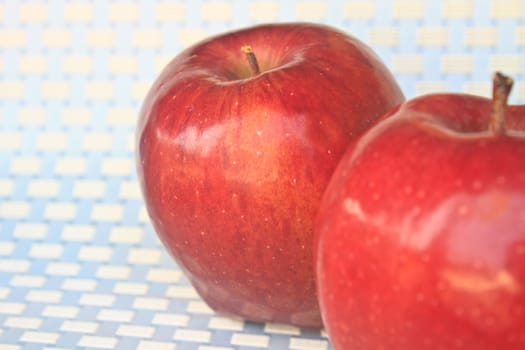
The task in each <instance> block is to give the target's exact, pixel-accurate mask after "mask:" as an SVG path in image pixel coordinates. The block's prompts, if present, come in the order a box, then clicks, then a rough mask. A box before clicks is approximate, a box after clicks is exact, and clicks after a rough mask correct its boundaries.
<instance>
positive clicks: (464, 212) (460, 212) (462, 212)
mask: <svg viewBox="0 0 525 350" xmlns="http://www.w3.org/2000/svg"><path fill="white" fill-rule="evenodd" d="M468 211H469V210H468V207H467V206H466V205H465V204H462V205H460V206H459V207H458V215H459V216H465V215H467V213H468Z"/></svg>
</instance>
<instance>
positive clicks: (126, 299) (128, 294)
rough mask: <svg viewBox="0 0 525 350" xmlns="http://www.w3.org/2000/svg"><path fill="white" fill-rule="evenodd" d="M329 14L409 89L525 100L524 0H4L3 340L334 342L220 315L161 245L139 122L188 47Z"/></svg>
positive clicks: (0, 94) (126, 344) (91, 344)
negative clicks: (147, 194) (497, 86)
mask: <svg viewBox="0 0 525 350" xmlns="http://www.w3.org/2000/svg"><path fill="white" fill-rule="evenodd" d="M297 20H307V21H314V22H321V23H325V24H329V25H332V26H335V27H337V28H340V29H342V30H345V31H347V32H349V33H352V34H353V35H355V36H357V37H359V38H360V39H361V40H363V41H365V42H367V43H368V44H369V45H370V46H371V47H372V48H374V49H375V50H376V51H377V52H378V54H379V55H380V56H381V57H382V58H383V60H384V61H385V63H386V64H387V65H388V66H389V67H390V68H391V70H392V71H393V73H394V74H395V76H396V77H397V78H398V80H399V82H400V84H401V86H402V88H403V90H404V92H405V94H406V96H407V97H409V98H410V97H414V96H416V95H420V94H423V93H428V92H433V91H456V92H470V93H475V94H480V95H486V96H488V95H489V94H490V87H491V83H490V79H491V74H492V72H493V71H494V70H496V69H501V70H503V71H504V72H506V73H508V74H510V75H512V76H513V77H514V78H515V80H516V85H515V89H514V92H513V95H512V97H511V102H513V103H525V1H518V0H498V1H495V0H494V1H481V0H479V1H474V0H444V1H434V0H426V1H415V0H392V1H379V0H376V1H371V0H364V1H331V2H324V1H299V0H296V1H285V0H281V1H278V0H274V1H271V0H266V1H241V0H234V1H212V0H209V1H206V0H197V1H149V0H143V1H105V0H104V1H103V0H96V1H76V0H50V1H43V0H42V1H26V0H3V1H2V2H0V349H1V350H16V349H71V348H79V349H96V348H103V349H142V350H144V349H156V350H164V349H177V350H181V349H188V350H190V349H195V350H226V349H293V350H325V349H330V348H331V347H330V344H329V341H328V339H327V338H326V335H325V334H324V333H323V332H321V331H312V330H305V329H300V328H295V327H288V326H283V325H276V324H252V323H249V322H243V321H241V320H232V319H227V318H224V317H221V316H220V315H216V314H214V313H213V312H212V311H211V310H210V309H209V308H208V307H207V306H206V305H205V304H204V303H203V302H202V300H201V299H199V297H198V296H197V295H196V294H195V292H194V290H193V289H192V288H191V286H190V285H189V284H188V282H187V280H186V279H185V277H184V276H183V275H182V273H181V271H180V270H179V269H178V267H177V266H176V265H175V264H174V263H173V261H172V260H171V259H170V258H169V257H168V256H167V254H166V253H165V251H164V250H163V248H162V246H161V245H160V243H159V242H158V240H157V238H156V236H155V234H154V232H153V230H152V228H151V226H150V224H149V221H148V217H147V215H146V212H145V208H144V205H143V202H142V199H141V196H140V192H139V189H138V186H137V183H136V176H135V168H134V159H133V155H134V150H133V147H134V145H133V143H134V141H133V134H134V130H135V123H136V116H137V111H138V108H139V106H140V103H141V101H142V98H143V96H144V94H145V92H146V91H147V89H148V87H149V85H150V84H151V82H152V81H153V79H154V78H155V77H156V75H157V74H158V72H159V70H160V69H161V68H162V67H163V66H164V65H165V64H166V62H167V61H168V60H169V59H170V58H172V57H173V56H174V55H175V54H177V53H178V52H179V51H180V50H181V49H182V48H184V47H187V46H188V45H190V44H192V43H194V42H196V41H198V40H199V39H202V38H204V37H207V36H209V35H212V34H215V33H219V32H223V31H226V30H231V29H234V28H238V27H242V26H247V25H251V24H255V23H261V22H269V21H272V22H274V21H297Z"/></svg>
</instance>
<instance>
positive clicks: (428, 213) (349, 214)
mask: <svg viewBox="0 0 525 350" xmlns="http://www.w3.org/2000/svg"><path fill="white" fill-rule="evenodd" d="M511 85H512V80H511V79H510V78H507V77H505V76H503V75H501V74H499V73H498V74H496V75H495V84H494V97H493V101H492V102H491V101H490V100H489V99H486V98H482V97H476V96H472V95H467V94H452V93H451V94H434V95H427V96H423V97H419V98H416V99H413V100H410V101H407V102H406V103H404V104H402V105H401V106H399V107H398V108H396V109H394V110H393V111H392V112H391V113H390V114H389V115H388V116H386V117H385V118H384V119H382V120H381V121H379V122H377V124H376V125H375V126H374V127H372V128H370V129H369V130H368V131H367V132H366V133H364V134H363V135H362V137H361V138H360V139H359V140H358V141H356V142H355V143H353V144H352V145H351V146H350V147H349V148H348V152H347V153H345V155H344V156H343V158H342V160H341V163H340V165H339V166H338V167H337V169H336V170H335V172H334V176H333V178H332V180H331V181H330V184H329V186H328V188H327V190H326V192H325V196H324V197H323V200H322V204H321V208H320V210H319V216H318V221H317V224H316V237H315V245H316V248H315V256H316V259H317V263H316V275H317V283H318V287H319V298H320V304H321V310H322V315H323V319H324V321H325V325H326V327H327V332H328V334H329V336H330V338H331V340H332V342H333V345H334V348H335V349H337V350H378V349H382V350H424V349H428V350H452V349H465V350H518V349H520V350H523V349H525V106H509V107H508V108H507V107H506V101H507V96H508V93H509V92H510V87H511ZM505 117H506V118H505Z"/></svg>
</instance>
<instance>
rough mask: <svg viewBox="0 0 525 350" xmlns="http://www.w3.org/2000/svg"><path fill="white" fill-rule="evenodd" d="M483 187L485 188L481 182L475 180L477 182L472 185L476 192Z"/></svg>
mask: <svg viewBox="0 0 525 350" xmlns="http://www.w3.org/2000/svg"><path fill="white" fill-rule="evenodd" d="M482 186H483V184H482V183H481V181H479V180H475V181H474V182H473V183H472V189H473V190H475V191H478V190H480V189H481V187H482Z"/></svg>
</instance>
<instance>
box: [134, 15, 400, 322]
mask: <svg viewBox="0 0 525 350" xmlns="http://www.w3.org/2000/svg"><path fill="white" fill-rule="evenodd" d="M245 45H250V46H251V47H252V49H253V52H254V54H255V55H256V57H257V60H258V63H259V66H260V69H261V73H260V74H255V73H254V72H253V71H252V70H250V65H249V64H248V60H247V57H246V54H245V53H243V51H242V50H241V48H242V47H243V46H245ZM403 100H404V97H403V94H402V92H401V90H400V88H399V87H398V85H397V83H396V81H395V80H394V78H393V76H392V75H391V74H390V73H389V71H388V70H387V68H386V67H385V66H384V65H383V64H382V63H381V61H380V60H379V58H378V57H377V56H376V54H375V53H374V52H373V51H372V50H371V49H370V48H368V47H367V46H365V45H364V44H363V43H361V42H360V41H358V40H357V39H355V38H352V37H350V36H348V35H346V34H344V33H342V32H340V31H337V30H335V29H331V28H329V27H326V26H322V25H314V24H306V23H291V24H290V23H286V24H274V25H260V26H256V27H250V28H246V29H243V30H238V31H235V32H230V33H226V34H222V35H219V36H217V37H214V38H211V39H209V40H206V41H204V42H201V43H198V44H196V45H195V46H193V47H190V48H188V49H186V50H185V51H183V52H182V53H181V54H179V55H178V56H177V57H175V58H174V59H173V60H172V61H171V62H170V63H169V64H168V65H167V67H166V68H165V69H164V70H163V72H161V74H160V76H159V77H158V79H157V80H156V82H155V83H154V84H153V86H152V88H151V90H150V91H149V94H148V95H147V97H146V99H145V101H144V103H143V106H142V110H141V113H140V119H139V124H138V129H137V134H136V142H137V164H138V175H139V180H140V185H141V188H142V191H143V196H144V198H145V204H146V207H147V210H148V213H149V215H150V218H151V221H152V224H153V226H154V229H155V231H156V232H157V234H158V236H159V237H160V240H161V241H162V242H163V244H164V245H165V247H166V248H167V250H168V251H169V252H170V254H171V255H172V256H173V258H174V259H175V260H176V262H177V263H178V265H179V266H180V267H181V269H182V270H183V271H184V272H185V274H186V275H187V277H188V278H189V280H190V281H191V283H192V284H193V286H194V287H195V288H196V290H197V292H198V293H199V294H200V295H201V296H202V298H203V299H204V301H206V302H207V304H208V305H209V306H210V307H211V308H213V309H214V310H216V311H218V312H220V313H223V314H226V315H231V316H236V317H240V318H244V319H247V320H251V321H259V322H267V321H268V322H279V323H288V324H294V325H298V326H305V327H319V326H321V317H320V313H319V308H318V303H317V295H316V291H315V281H314V269H313V233H314V220H315V216H316V213H317V209H318V205H319V203H320V200H321V196H322V193H323V191H324V189H325V187H326V185H327V183H328V180H329V178H330V176H331V174H332V171H333V170H334V168H335V166H336V164H337V162H338V161H339V159H340V157H341V155H342V154H343V151H344V150H345V148H346V146H347V145H348V144H349V143H350V141H351V140H352V139H354V138H355V137H356V136H357V135H359V134H360V133H361V132H363V131H364V130H365V129H366V128H367V127H368V126H369V125H370V124H371V123H372V122H373V121H374V120H375V119H377V118H378V117H380V116H381V115H382V114H384V113H385V112H386V111H388V110H390V109H391V108H392V107H393V106H395V105H397V104H399V103H401V102H402V101H403Z"/></svg>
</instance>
